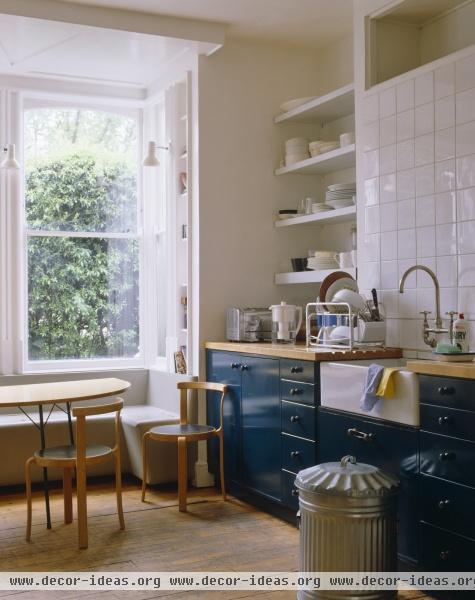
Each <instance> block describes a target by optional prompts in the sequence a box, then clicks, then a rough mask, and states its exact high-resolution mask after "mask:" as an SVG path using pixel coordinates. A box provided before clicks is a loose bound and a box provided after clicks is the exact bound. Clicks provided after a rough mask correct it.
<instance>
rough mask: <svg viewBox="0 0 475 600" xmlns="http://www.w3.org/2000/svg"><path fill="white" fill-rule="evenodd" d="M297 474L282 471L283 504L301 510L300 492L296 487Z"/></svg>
mask: <svg viewBox="0 0 475 600" xmlns="http://www.w3.org/2000/svg"><path fill="white" fill-rule="evenodd" d="M294 484H295V473H289V472H288V471H282V502H283V503H284V504H285V505H286V506H289V507H290V508H293V509H294V510H298V509H299V491H298V489H297V488H296V487H295V485H294Z"/></svg>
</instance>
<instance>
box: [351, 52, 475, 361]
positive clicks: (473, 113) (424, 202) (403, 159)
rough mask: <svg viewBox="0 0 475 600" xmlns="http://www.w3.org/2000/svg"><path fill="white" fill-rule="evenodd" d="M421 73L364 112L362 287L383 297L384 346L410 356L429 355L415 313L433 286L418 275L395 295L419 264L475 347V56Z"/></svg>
mask: <svg viewBox="0 0 475 600" xmlns="http://www.w3.org/2000/svg"><path fill="white" fill-rule="evenodd" d="M421 70H425V72H424V73H422V74H419V75H417V76H416V77H414V75H413V76H412V79H411V78H410V77H411V76H410V75H408V78H407V79H406V80H405V81H404V80H403V81H402V82H400V83H399V84H397V85H396V86H393V87H387V88H386V89H385V90H383V91H381V92H380V93H379V94H374V93H372V94H371V95H370V96H369V98H367V99H366V101H365V104H364V107H363V109H364V110H363V113H364V114H363V118H362V119H361V121H362V122H364V123H365V124H366V127H365V128H364V129H360V131H361V132H362V133H361V134H360V135H361V139H360V141H359V143H360V145H359V148H360V149H361V150H363V151H364V152H363V154H362V155H360V160H361V161H362V163H361V164H362V165H363V169H364V179H365V180H366V181H365V182H364V194H361V196H362V198H361V203H362V204H364V211H365V228H366V230H365V232H364V236H363V240H362V244H363V250H362V257H363V260H364V262H363V264H362V265H360V269H359V278H360V279H361V281H360V287H361V289H366V290H370V289H371V288H372V287H376V288H377V289H379V290H380V293H381V296H380V297H381V302H382V304H383V305H384V307H385V312H386V315H387V331H388V334H387V343H388V344H394V345H397V344H401V345H402V346H403V348H404V349H405V355H407V356H409V355H412V356H423V353H426V354H427V352H429V354H427V356H428V357H430V349H428V347H427V346H426V345H424V342H423V339H422V319H421V316H420V315H419V314H418V313H419V311H420V310H434V308H435V307H434V291H433V283H432V280H431V279H430V277H429V276H428V275H427V274H426V273H424V272H423V271H416V272H415V273H411V275H410V276H409V277H408V278H407V280H406V283H405V290H404V293H403V294H399V292H398V285H399V280H400V278H401V277H402V275H403V273H404V272H405V271H406V270H407V269H408V268H410V267H412V266H414V265H415V264H418V265H425V266H427V267H429V268H430V269H432V270H433V271H434V272H436V273H437V276H438V279H439V282H440V285H441V310H442V317H443V318H444V321H445V322H447V321H446V318H445V314H444V313H445V311H448V310H458V311H464V312H465V313H467V314H466V317H467V318H468V319H470V320H471V326H472V329H473V335H474V340H473V344H472V346H473V348H474V349H475V49H474V50H473V51H472V53H471V54H470V55H469V56H466V57H464V58H461V59H458V60H455V59H454V60H452V62H451V63H447V64H445V65H443V66H441V67H437V68H435V69H432V70H431V69H430V65H426V66H425V67H424V68H423V69H421ZM385 85H387V84H385ZM375 97H377V99H378V101H377V103H376V100H375ZM378 145H379V147H378ZM361 150H360V151H361ZM362 209H363V207H362ZM363 271H364V272H363ZM434 316H435V315H434V314H433V315H432V316H431V317H430V320H431V322H432V321H433V319H434Z"/></svg>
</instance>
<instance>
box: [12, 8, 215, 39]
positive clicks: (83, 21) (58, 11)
mask: <svg viewBox="0 0 475 600" xmlns="http://www.w3.org/2000/svg"><path fill="white" fill-rule="evenodd" d="M0 13H3V14H8V15H16V16H20V17H32V18H37V19H45V20H48V21H58V22H61V23H74V24H77V25H86V26H89V27H101V28H106V29H116V30H120V31H128V32H134V33H144V34H148V35H159V36H164V37H170V38H178V39H183V40H193V41H197V42H207V43H211V44H218V45H222V44H223V43H224V40H225V32H226V29H227V25H225V24H223V23H214V22H211V21H200V20H198V19H187V18H183V17H170V16H166V15H155V14H151V13H143V12H136V11H130V10H122V9H117V8H103V7H98V6H89V5H84V4H73V3H65V2H60V1H59V0H0Z"/></svg>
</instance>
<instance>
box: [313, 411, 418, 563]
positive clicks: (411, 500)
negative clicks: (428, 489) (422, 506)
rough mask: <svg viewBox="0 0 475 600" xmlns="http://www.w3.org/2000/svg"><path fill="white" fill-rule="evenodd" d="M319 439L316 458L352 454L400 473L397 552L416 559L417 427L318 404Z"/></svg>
mask: <svg viewBox="0 0 475 600" xmlns="http://www.w3.org/2000/svg"><path fill="white" fill-rule="evenodd" d="M318 440H319V462H330V461H338V460H340V459H341V457H342V456H344V455H345V454H351V455H353V456H355V457H356V459H357V460H358V462H362V463H369V464H371V465H375V466H377V467H379V468H381V469H384V470H385V471H388V472H391V473H394V474H395V475H397V476H398V477H399V479H400V481H401V491H400V494H399V500H398V518H399V527H398V553H399V556H400V558H401V559H402V560H404V561H409V562H417V560H418V554H419V549H418V521H419V515H418V472H419V450H418V429H417V428H415V427H407V426H402V425H395V424H391V423H387V422H383V421H377V420H375V419H372V418H371V417H367V418H365V417H357V416H355V415H352V414H349V413H346V412H341V411H337V410H331V409H327V408H322V407H320V408H319V417H318Z"/></svg>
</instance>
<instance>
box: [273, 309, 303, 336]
mask: <svg viewBox="0 0 475 600" xmlns="http://www.w3.org/2000/svg"><path fill="white" fill-rule="evenodd" d="M269 308H270V310H271V311H272V343H273V344H295V340H296V339H297V333H298V332H299V329H300V325H301V324H302V307H301V306H294V305H293V304H287V303H286V302H281V303H280V304H273V305H272V306H270V307H269Z"/></svg>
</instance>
